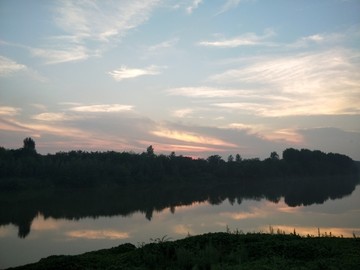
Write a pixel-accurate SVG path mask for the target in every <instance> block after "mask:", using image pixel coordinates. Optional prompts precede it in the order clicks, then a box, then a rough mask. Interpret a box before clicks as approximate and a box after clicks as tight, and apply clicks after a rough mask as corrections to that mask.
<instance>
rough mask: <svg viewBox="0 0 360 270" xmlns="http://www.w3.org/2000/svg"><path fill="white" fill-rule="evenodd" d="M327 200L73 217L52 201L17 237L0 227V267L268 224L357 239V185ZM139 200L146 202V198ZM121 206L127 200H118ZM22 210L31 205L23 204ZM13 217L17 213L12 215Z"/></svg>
mask: <svg viewBox="0 0 360 270" xmlns="http://www.w3.org/2000/svg"><path fill="white" fill-rule="evenodd" d="M350 194H351V195H350ZM170 195H171V194H170ZM198 195H199V196H201V194H198ZM89 196H90V195H87V197H89ZM107 196H108V195H107ZM172 196H173V195H172ZM61 197H63V196H61ZM275 197H276V196H275ZM329 197H330V198H335V197H336V198H338V199H334V200H332V199H330V198H324V197H322V198H321V200H320V201H319V202H323V201H324V202H323V203H322V204H316V203H311V202H310V203H309V202H308V203H305V204H310V205H308V206H303V205H302V204H304V203H302V204H299V205H298V206H292V207H290V206H289V205H288V204H289V203H288V201H286V200H284V197H279V198H272V199H270V200H269V198H268V199H265V198H264V196H258V197H257V198H256V196H255V198H254V196H249V197H246V196H243V197H241V196H240V197H237V198H234V197H231V196H229V197H222V198H217V197H212V198H210V199H200V198H199V200H198V201H197V202H192V203H190V202H189V200H185V199H184V202H183V203H179V200H180V199H178V200H177V201H176V204H175V203H174V204H173V205H172V206H171V207H166V206H162V207H160V206H159V204H154V207H152V208H151V209H150V210H149V211H146V210H143V208H141V206H139V207H138V209H139V210H137V211H136V210H134V211H127V210H125V208H121V209H119V208H117V211H118V212H119V214H118V215H116V214H114V212H106V211H105V212H104V211H103V210H102V208H101V207H100V208H99V209H97V211H98V212H97V213H98V214H96V215H95V214H94V212H91V211H90V212H87V211H84V213H83V214H76V215H75V214H74V209H72V211H70V212H67V211H62V210H61V208H59V209H57V211H53V212H51V211H50V210H49V209H50V208H54V207H55V206H52V204H51V203H50V206H49V209H48V208H42V209H40V210H39V212H38V214H37V215H36V214H35V218H34V219H33V217H32V216H29V220H30V223H29V225H30V228H26V226H25V225H24V226H23V227H24V228H25V229H24V228H23V229H22V230H23V231H25V233H24V232H22V233H20V232H19V231H20V230H19V226H15V225H13V224H10V225H2V226H0V268H6V267H11V266H17V265H23V264H27V263H31V262H36V261H38V260H39V259H40V258H43V257H46V256H49V255H60V254H79V253H83V252H86V251H91V250H97V249H102V248H109V247H113V246H117V245H119V244H122V243H126V242H130V243H133V244H135V245H136V244H141V243H142V242H146V243H147V242H150V241H151V238H153V239H155V238H162V237H164V236H165V235H166V236H167V237H168V238H170V239H180V238H184V237H186V236H187V235H188V234H191V235H195V234H202V233H206V232H217V231H226V228H227V227H228V228H230V229H231V230H235V229H238V230H242V231H244V232H252V231H256V232H258V231H264V232H268V231H269V226H272V227H274V228H275V231H276V229H278V228H279V229H281V230H284V231H286V232H293V231H294V229H295V230H296V232H297V233H300V234H304V235H306V234H308V233H309V234H313V235H317V234H318V228H320V231H321V233H325V232H327V233H330V232H331V233H332V234H335V235H343V236H348V237H352V236H353V233H355V234H356V235H357V236H360V186H356V187H355V190H354V191H352V192H348V194H343V198H341V199H340V198H339V196H334V195H333V194H329ZM90 199H91V201H94V205H95V204H96V203H97V204H99V205H102V204H103V199H102V198H99V199H97V197H96V196H94V197H93V198H90ZM90 199H89V200H90ZM136 199H137V200H141V198H136ZM143 199H144V200H145V202H144V203H147V202H146V200H147V198H143ZM97 200H99V201H97ZM190 201H191V200H190ZM274 201H275V202H274ZM239 202H240V204H239ZM71 203H72V204H73V208H79V209H77V211H78V212H79V211H82V210H80V208H81V209H82V208H84V207H86V206H85V205H82V204H81V202H80V201H79V204H78V205H76V204H74V202H73V201H71ZM85 204H89V203H88V202H87V203H85ZM112 204H113V203H112ZM121 204H125V202H124V201H121ZM182 204H183V205H182ZM34 207H35V206H34ZM89 207H91V205H89ZM104 207H108V206H107V205H104ZM23 208H31V207H30V206H28V205H24V206H23ZM3 209H5V208H3ZM14 209H15V210H14ZM14 209H12V210H11V211H18V210H16V209H18V208H16V207H15V208H14ZM21 209H22V208H21ZM34 209H37V208H34ZM134 209H136V208H134ZM156 209H158V210H156ZM29 211H30V210H29ZM29 211H27V212H26V213H29ZM49 211H50V212H49ZM13 215H18V213H15V212H14V213H13ZM44 215H45V216H46V218H45V217H44ZM4 216H5V215H4ZM89 216H90V217H89ZM55 217H56V218H55ZM24 220H25V219H24ZM31 221H32V222H31ZM24 222H25V223H26V222H27V221H24ZM12 223H16V222H14V221H13V222H12ZM17 225H19V224H17ZM20 227H21V226H20ZM28 229H30V231H29V230H28ZM18 235H20V236H21V237H19V236H18Z"/></svg>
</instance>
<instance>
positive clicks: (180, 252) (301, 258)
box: [15, 232, 360, 270]
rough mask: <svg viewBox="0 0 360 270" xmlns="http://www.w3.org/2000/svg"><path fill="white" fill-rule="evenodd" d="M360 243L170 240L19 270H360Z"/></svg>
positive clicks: (250, 237)
mask: <svg viewBox="0 0 360 270" xmlns="http://www.w3.org/2000/svg"><path fill="white" fill-rule="evenodd" d="M359 265H360V239H357V238H356V237H354V238H337V237H328V236H322V237H314V236H308V237H300V236H299V235H296V233H294V234H291V235H285V234H283V233H281V232H280V233H278V234H273V233H272V234H262V233H248V234H242V233H240V232H235V233H230V232H226V233H209V234H204V235H199V236H191V237H187V238H185V239H182V240H177V241H167V239H166V237H164V238H162V239H155V240H153V242H152V243H149V244H144V245H141V246H139V247H135V246H134V245H132V244H122V245H120V246H118V247H114V248H111V249H104V250H99V251H93V252H88V253H84V254H82V255H77V256H50V257H48V258H46V259H42V260H40V261H39V262H38V263H35V264H29V265H26V266H22V267H17V268H15V269H24V270H25V269H29V270H30V269H286V270H288V269H357V267H358V266H359Z"/></svg>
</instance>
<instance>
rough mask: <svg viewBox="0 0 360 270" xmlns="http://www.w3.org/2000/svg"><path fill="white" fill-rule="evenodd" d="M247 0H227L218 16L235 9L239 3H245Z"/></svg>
mask: <svg viewBox="0 0 360 270" xmlns="http://www.w3.org/2000/svg"><path fill="white" fill-rule="evenodd" d="M246 1H249V0H227V1H226V3H225V4H224V5H223V6H222V8H221V9H220V11H219V12H218V15H219V14H221V13H224V12H227V11H228V10H230V9H233V8H236V7H237V6H238V5H239V4H240V3H241V2H246Z"/></svg>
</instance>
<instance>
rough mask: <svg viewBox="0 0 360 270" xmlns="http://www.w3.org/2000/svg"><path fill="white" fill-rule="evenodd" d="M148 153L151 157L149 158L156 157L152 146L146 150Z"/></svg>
mask: <svg viewBox="0 0 360 270" xmlns="http://www.w3.org/2000/svg"><path fill="white" fill-rule="evenodd" d="M146 153H147V154H148V155H149V156H154V155H155V154H154V148H153V146H152V145H150V146H149V147H148V148H146Z"/></svg>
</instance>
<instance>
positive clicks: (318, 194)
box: [0, 175, 358, 238]
mask: <svg viewBox="0 0 360 270" xmlns="http://www.w3.org/2000/svg"><path fill="white" fill-rule="evenodd" d="M357 183H358V177H357V176H349V175H347V176H343V177H339V176H336V177H335V176H334V177H317V178H289V179H285V180H284V179H276V180H274V179H273V180H269V181H264V180H261V181H257V180H256V179H252V181H250V182H249V181H247V182H246V184H245V183H238V182H237V183H229V182H226V183H221V182H220V181H205V180H204V181H199V180H197V181H180V182H177V183H176V184H174V183H163V184H161V185H159V184H156V185H149V184H147V185H145V184H141V185H140V184H137V185H134V184H131V185H127V186H125V185H124V186H122V187H117V188H105V187H103V188H100V189H95V188H91V189H84V188H81V189H52V190H39V191H21V192H19V191H18V192H6V193H4V194H2V196H1V197H0V198H1V199H0V202H1V203H0V212H1V215H0V226H1V225H7V224H14V225H16V226H18V236H19V237H20V238H25V237H26V236H27V235H29V233H30V230H31V223H32V221H33V219H34V218H36V217H37V216H38V214H41V215H43V216H44V218H49V217H51V218H55V219H64V218H65V219H69V220H78V219H80V218H85V217H92V218H97V217H101V216H116V215H121V216H128V215H131V214H132V213H135V212H141V213H144V214H145V217H146V218H147V219H148V220H151V219H152V215H153V212H154V211H161V210H163V209H165V208H170V209H171V212H172V213H173V214H174V213H175V212H176V207H178V206H184V205H191V204H193V203H196V202H206V201H207V202H209V203H210V204H212V205H218V204H221V203H222V202H223V201H224V200H226V199H228V200H229V202H230V203H231V204H234V203H235V202H236V203H238V204H241V202H242V201H243V200H244V199H253V200H260V199H267V200H269V201H271V202H275V203H277V202H279V201H280V199H281V198H284V201H285V203H286V204H287V205H288V206H290V207H295V206H301V205H304V206H307V205H311V204H322V203H324V202H325V201H326V200H329V199H332V200H334V199H339V198H342V197H344V196H347V195H350V194H351V193H352V192H353V191H354V189H355V186H356V185H357Z"/></svg>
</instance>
